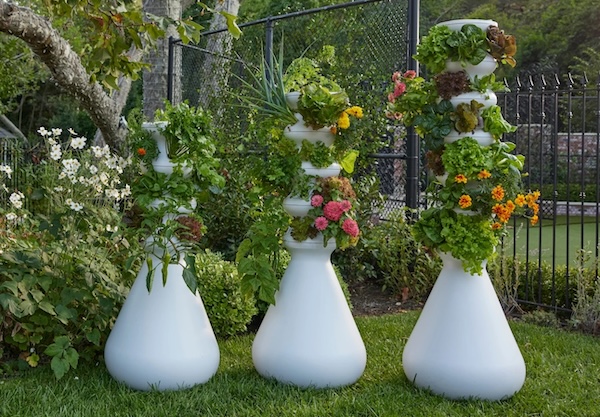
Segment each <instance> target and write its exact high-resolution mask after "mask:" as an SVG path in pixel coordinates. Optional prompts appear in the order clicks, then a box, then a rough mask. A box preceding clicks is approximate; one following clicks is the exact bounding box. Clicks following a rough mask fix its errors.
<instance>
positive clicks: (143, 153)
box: [137, 148, 146, 156]
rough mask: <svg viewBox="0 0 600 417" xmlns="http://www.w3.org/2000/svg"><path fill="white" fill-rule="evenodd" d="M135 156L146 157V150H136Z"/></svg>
mask: <svg viewBox="0 0 600 417" xmlns="http://www.w3.org/2000/svg"><path fill="white" fill-rule="evenodd" d="M137 154H138V155H139V156H145V155H146V150H145V149H144V148H138V150H137Z"/></svg>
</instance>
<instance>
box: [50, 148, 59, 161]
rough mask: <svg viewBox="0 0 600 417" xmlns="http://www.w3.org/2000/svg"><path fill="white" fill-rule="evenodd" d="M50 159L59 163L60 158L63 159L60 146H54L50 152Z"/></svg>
mask: <svg viewBox="0 0 600 417" xmlns="http://www.w3.org/2000/svg"><path fill="white" fill-rule="evenodd" d="M50 158H52V159H54V160H55V161H58V160H59V159H60V158H62V150H61V149H60V145H58V144H56V145H52V150H51V151H50Z"/></svg>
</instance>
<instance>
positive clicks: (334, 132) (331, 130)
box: [329, 126, 337, 135]
mask: <svg viewBox="0 0 600 417" xmlns="http://www.w3.org/2000/svg"><path fill="white" fill-rule="evenodd" d="M329 131H330V132H331V133H333V134H334V135H335V134H336V133H337V127H335V126H331V127H330V128H329Z"/></svg>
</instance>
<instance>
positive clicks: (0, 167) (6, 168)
mask: <svg viewBox="0 0 600 417" xmlns="http://www.w3.org/2000/svg"><path fill="white" fill-rule="evenodd" d="M0 172H4V173H5V174H6V176H7V177H8V178H10V176H11V174H12V172H13V171H12V168H11V167H10V166H8V165H0Z"/></svg>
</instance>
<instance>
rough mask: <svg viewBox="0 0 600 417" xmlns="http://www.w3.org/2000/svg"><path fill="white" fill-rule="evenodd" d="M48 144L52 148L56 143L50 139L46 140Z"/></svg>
mask: <svg viewBox="0 0 600 417" xmlns="http://www.w3.org/2000/svg"><path fill="white" fill-rule="evenodd" d="M48 143H49V144H50V145H51V146H54V145H56V144H57V143H58V142H57V141H55V140H54V139H52V138H48Z"/></svg>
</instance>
